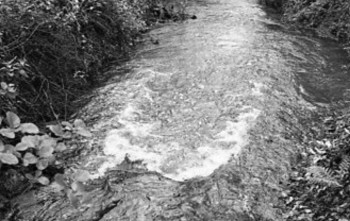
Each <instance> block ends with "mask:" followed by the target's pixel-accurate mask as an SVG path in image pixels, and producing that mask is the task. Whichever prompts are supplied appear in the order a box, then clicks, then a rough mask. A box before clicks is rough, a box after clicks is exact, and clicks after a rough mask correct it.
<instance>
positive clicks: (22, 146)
mask: <svg viewBox="0 0 350 221" xmlns="http://www.w3.org/2000/svg"><path fill="white" fill-rule="evenodd" d="M29 147H31V146H30V145H29V144H28V143H23V142H20V143H18V144H16V147H15V150H16V151H25V150H27V149H28V148H29Z"/></svg>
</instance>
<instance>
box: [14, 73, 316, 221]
mask: <svg viewBox="0 0 350 221" xmlns="http://www.w3.org/2000/svg"><path fill="white" fill-rule="evenodd" d="M283 76H284V77H283V78H281V73H277V72H275V73H266V72H261V73H260V77H262V78H268V79H269V87H268V88H265V89H264V96H265V97H264V100H257V101H254V102H255V105H256V106H259V107H261V110H262V112H261V114H260V116H259V117H258V119H257V121H256V123H255V126H254V127H253V129H252V130H251V131H250V132H249V134H250V138H249V144H248V145H246V146H245V147H244V148H243V150H242V152H241V153H240V155H239V157H238V158H237V159H232V160H231V161H230V162H229V163H228V164H226V165H223V166H221V167H220V168H219V169H217V170H216V171H215V173H213V175H211V176H209V177H204V178H195V179H192V180H190V181H187V182H175V181H172V180H170V179H167V178H165V177H163V176H162V175H160V174H158V173H155V172H148V171H144V170H142V169H140V168H133V167H125V168H119V169H115V170H110V171H109V172H107V174H106V176H105V177H103V178H101V179H97V180H93V181H91V182H90V183H89V184H88V185H87V187H86V191H88V192H89V193H90V195H91V202H90V205H89V207H85V208H81V209H75V208H73V206H72V205H71V203H70V202H69V200H68V199H67V198H66V197H65V195H64V194H62V193H57V191H56V190H55V189H53V188H52V187H47V188H43V189H40V190H37V191H36V192H35V193H34V198H33V199H32V198H31V200H30V201H26V200H25V198H21V199H18V201H17V205H18V206H17V207H16V210H15V211H13V213H12V215H11V218H9V220H38V221H39V220H45V221H46V220H104V221H107V220H208V221H209V220H283V218H282V216H283V205H282V204H281V203H282V201H280V200H279V197H280V192H281V190H282V189H283V183H284V182H285V181H286V180H287V179H288V172H289V171H290V169H291V165H293V163H294V162H295V161H296V160H297V152H298V151H297V150H298V148H299V141H300V137H301V132H302V131H303V130H304V129H305V128H304V126H303V124H302V120H303V118H307V117H308V116H309V114H310V113H311V111H312V109H311V108H310V106H309V105H308V104H307V103H306V102H305V101H304V100H303V99H302V98H301V97H300V95H299V94H298V92H297V91H296V90H295V87H294V86H293V80H294V79H293V78H294V76H292V74H291V73H284V75H283ZM296 116H300V118H299V117H296ZM301 116H303V118H302V117H301ZM160 189H161V190H162V191H159V190H160Z"/></svg>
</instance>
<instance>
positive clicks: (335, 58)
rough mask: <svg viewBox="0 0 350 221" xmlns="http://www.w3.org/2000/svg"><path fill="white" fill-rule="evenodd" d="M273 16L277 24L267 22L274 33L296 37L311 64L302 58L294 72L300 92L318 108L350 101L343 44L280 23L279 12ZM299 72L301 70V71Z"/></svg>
mask: <svg viewBox="0 0 350 221" xmlns="http://www.w3.org/2000/svg"><path fill="white" fill-rule="evenodd" d="M269 17H270V18H271V19H272V20H273V21H275V22H276V23H272V24H269V23H266V24H265V26H266V27H267V28H268V29H269V30H271V31H277V32H281V33H286V34H288V35H290V36H293V37H294V38H290V40H291V41H293V43H294V46H295V47H296V48H299V50H300V51H304V52H303V54H305V55H306V59H307V62H304V61H305V60H303V59H301V62H299V63H297V64H296V65H297V67H298V68H297V69H296V70H295V71H294V74H295V78H296V89H297V91H298V92H299V93H300V94H302V96H303V97H304V98H305V99H306V100H307V101H310V102H311V103H314V104H315V105H322V106H323V105H327V104H330V103H334V102H341V103H343V102H346V103H348V102H349V101H350V80H349V79H350V70H349V64H350V59H349V55H348V54H347V52H346V51H345V50H344V49H343V48H342V47H341V45H340V44H339V42H336V41H335V40H333V39H327V38H323V37H320V36H319V35H318V34H317V33H316V32H315V31H312V30H300V29H296V28H295V27H286V26H283V25H281V24H279V23H278V22H277V21H278V20H277V19H276V18H278V17H279V15H278V14H276V13H273V12H272V13H271V14H270V15H269ZM298 69H299V70H298Z"/></svg>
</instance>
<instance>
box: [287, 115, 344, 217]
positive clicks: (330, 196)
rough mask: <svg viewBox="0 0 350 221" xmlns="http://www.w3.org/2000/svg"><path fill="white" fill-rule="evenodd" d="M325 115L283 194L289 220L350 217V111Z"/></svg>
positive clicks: (312, 130)
mask: <svg viewBox="0 0 350 221" xmlns="http://www.w3.org/2000/svg"><path fill="white" fill-rule="evenodd" d="M339 116H341V117H339ZM322 118H323V119H322ZM322 118H321V119H322V121H321V123H318V124H315V125H314V126H313V127H312V129H311V130H310V133H309V134H307V135H306V137H307V139H305V141H304V148H303V150H301V153H300V156H301V159H300V162H299V163H298V164H297V165H296V167H295V168H294V172H293V173H292V175H291V176H290V183H289V185H288V187H287V191H285V192H284V193H283V197H284V201H285V204H286V205H287V206H288V208H289V212H288V214H287V217H286V218H288V219H287V220H313V221H315V220H341V221H347V220H350V202H349V197H350V179H349V177H350V145H349V143H350V114H345V115H344V114H340V113H336V114H333V115H332V116H328V117H322Z"/></svg>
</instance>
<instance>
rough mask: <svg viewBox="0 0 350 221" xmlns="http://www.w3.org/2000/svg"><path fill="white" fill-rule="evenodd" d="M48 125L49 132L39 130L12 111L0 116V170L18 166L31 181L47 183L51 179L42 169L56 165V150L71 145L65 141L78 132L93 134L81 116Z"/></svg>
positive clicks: (87, 135) (65, 148)
mask: <svg viewBox="0 0 350 221" xmlns="http://www.w3.org/2000/svg"><path fill="white" fill-rule="evenodd" d="M48 129H49V131H48V133H45V132H40V130H39V128H38V127H37V126H36V125H35V124H33V123H21V121H20V119H19V117H18V116H17V115H16V114H14V113H13V112H7V113H6V118H4V119H3V118H0V171H1V172H2V173H3V172H4V170H5V171H6V170H9V169H15V170H16V171H18V172H20V173H23V174H25V177H26V178H27V179H29V181H30V182H32V183H36V182H38V183H41V184H43V185H47V184H49V182H50V181H49V178H48V177H46V176H44V175H43V171H44V170H46V169H47V168H48V167H49V166H55V165H57V163H58V161H57V158H56V156H57V154H58V153H62V152H63V151H65V150H67V149H68V147H67V146H66V142H67V141H68V140H71V139H73V138H74V137H76V136H84V137H90V136H91V133H90V132H89V131H88V130H87V129H86V126H85V124H84V122H83V121H81V120H75V121H74V123H73V124H71V123H69V122H62V123H60V124H56V125H49V126H48ZM5 166H6V167H5ZM1 182H6V180H1ZM2 191H4V190H2ZM5 191H6V190H5Z"/></svg>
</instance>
